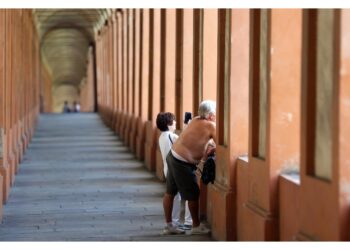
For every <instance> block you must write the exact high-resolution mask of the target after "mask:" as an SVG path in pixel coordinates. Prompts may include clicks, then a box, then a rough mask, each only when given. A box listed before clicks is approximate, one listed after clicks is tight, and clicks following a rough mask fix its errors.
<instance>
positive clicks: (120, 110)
mask: <svg viewBox="0 0 350 250" xmlns="http://www.w3.org/2000/svg"><path fill="white" fill-rule="evenodd" d="M122 27H123V15H122V12H121V11H118V12H117V52H118V53H117V70H118V73H117V76H118V77H117V91H118V93H117V95H118V97H117V100H118V111H117V117H116V124H115V128H114V131H115V132H116V133H117V134H119V131H120V126H121V120H122V118H121V117H122V113H123V92H122V90H123V88H122V84H123V83H122V82H123V63H122V59H123V48H122V41H123V37H122Z"/></svg>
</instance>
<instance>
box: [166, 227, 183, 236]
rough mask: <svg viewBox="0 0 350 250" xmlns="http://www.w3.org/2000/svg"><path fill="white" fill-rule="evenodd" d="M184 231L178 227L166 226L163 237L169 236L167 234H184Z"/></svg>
mask: <svg viewBox="0 0 350 250" xmlns="http://www.w3.org/2000/svg"><path fill="white" fill-rule="evenodd" d="M184 233H185V230H183V229H181V228H179V227H178V226H174V225H166V226H165V227H164V229H163V233H162V234H163V235H169V234H184Z"/></svg>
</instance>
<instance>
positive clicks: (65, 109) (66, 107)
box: [63, 101, 71, 113]
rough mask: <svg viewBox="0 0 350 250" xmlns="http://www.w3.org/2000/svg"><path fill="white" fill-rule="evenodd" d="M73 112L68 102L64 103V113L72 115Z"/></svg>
mask: <svg viewBox="0 0 350 250" xmlns="http://www.w3.org/2000/svg"><path fill="white" fill-rule="evenodd" d="M70 112H71V110H70V108H69V105H68V101H64V106H63V113H70Z"/></svg>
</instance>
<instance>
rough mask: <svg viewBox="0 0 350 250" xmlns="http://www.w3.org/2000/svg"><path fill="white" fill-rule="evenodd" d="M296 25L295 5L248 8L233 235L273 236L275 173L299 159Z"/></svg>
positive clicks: (275, 224) (275, 227) (297, 12)
mask: <svg viewBox="0 0 350 250" xmlns="http://www.w3.org/2000/svg"><path fill="white" fill-rule="evenodd" d="M300 24H301V12H300V10H278V9H273V10H251V23H250V25H251V34H252V35H251V46H252V47H251V53H250V87H249V92H250V97H249V99H250V104H249V109H250V110H249V113H250V118H249V155H248V157H249V163H248V169H247V171H246V172H245V173H246V174H247V175H248V176H247V177H243V178H246V179H247V181H248V183H247V184H246V185H244V186H238V191H237V192H238V193H246V194H247V200H245V201H243V204H237V207H239V206H243V208H242V210H239V213H238V218H239V220H238V224H237V225H238V231H239V232H238V240H278V239H279V234H278V232H279V229H278V225H279V223H278V196H277V192H278V178H279V175H280V173H281V171H282V170H283V169H284V168H289V167H291V166H292V165H295V164H296V165H298V164H299V151H300V150H299V142H300V141H299V137H298V135H299V117H300V115H299V110H300V108H299V107H300V101H299V96H300V89H299V87H298V82H299V79H300V53H299V52H300V48H301V47H300V46H301V42H300V41H301V39H300ZM286 31H287V32H288V33H290V34H294V35H293V37H286V36H285V35H283V34H285V32H286ZM281 62H283V63H281ZM286 93H288V94H286ZM237 178H240V176H238V177H237ZM244 188H246V189H247V190H244Z"/></svg>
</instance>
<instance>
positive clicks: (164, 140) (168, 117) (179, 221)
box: [156, 112, 192, 234]
mask: <svg viewBox="0 0 350 250" xmlns="http://www.w3.org/2000/svg"><path fill="white" fill-rule="evenodd" d="M156 124H157V128H158V129H159V130H160V131H162V133H161V134H160V136H159V149H160V152H161V154H162V158H163V169H164V175H165V176H167V174H168V165H167V162H166V156H167V155H168V153H169V151H170V149H171V146H172V145H173V143H174V142H175V141H176V140H177V138H178V135H177V134H175V133H174V131H175V129H176V120H175V115H174V114H173V113H170V112H165V113H159V114H158V115H157V119H156ZM181 211H184V212H185V214H184V215H183V213H182V214H181ZM180 215H181V216H180ZM184 217H185V218H184ZM172 226H174V227H173V228H172ZM191 226H192V218H191V214H190V211H189V209H188V206H187V204H186V201H185V200H181V196H180V193H177V194H176V195H175V197H174V203H173V211H172V224H171V225H169V226H166V227H165V229H164V231H163V234H171V233H184V230H186V229H191ZM171 228H172V229H171Z"/></svg>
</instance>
